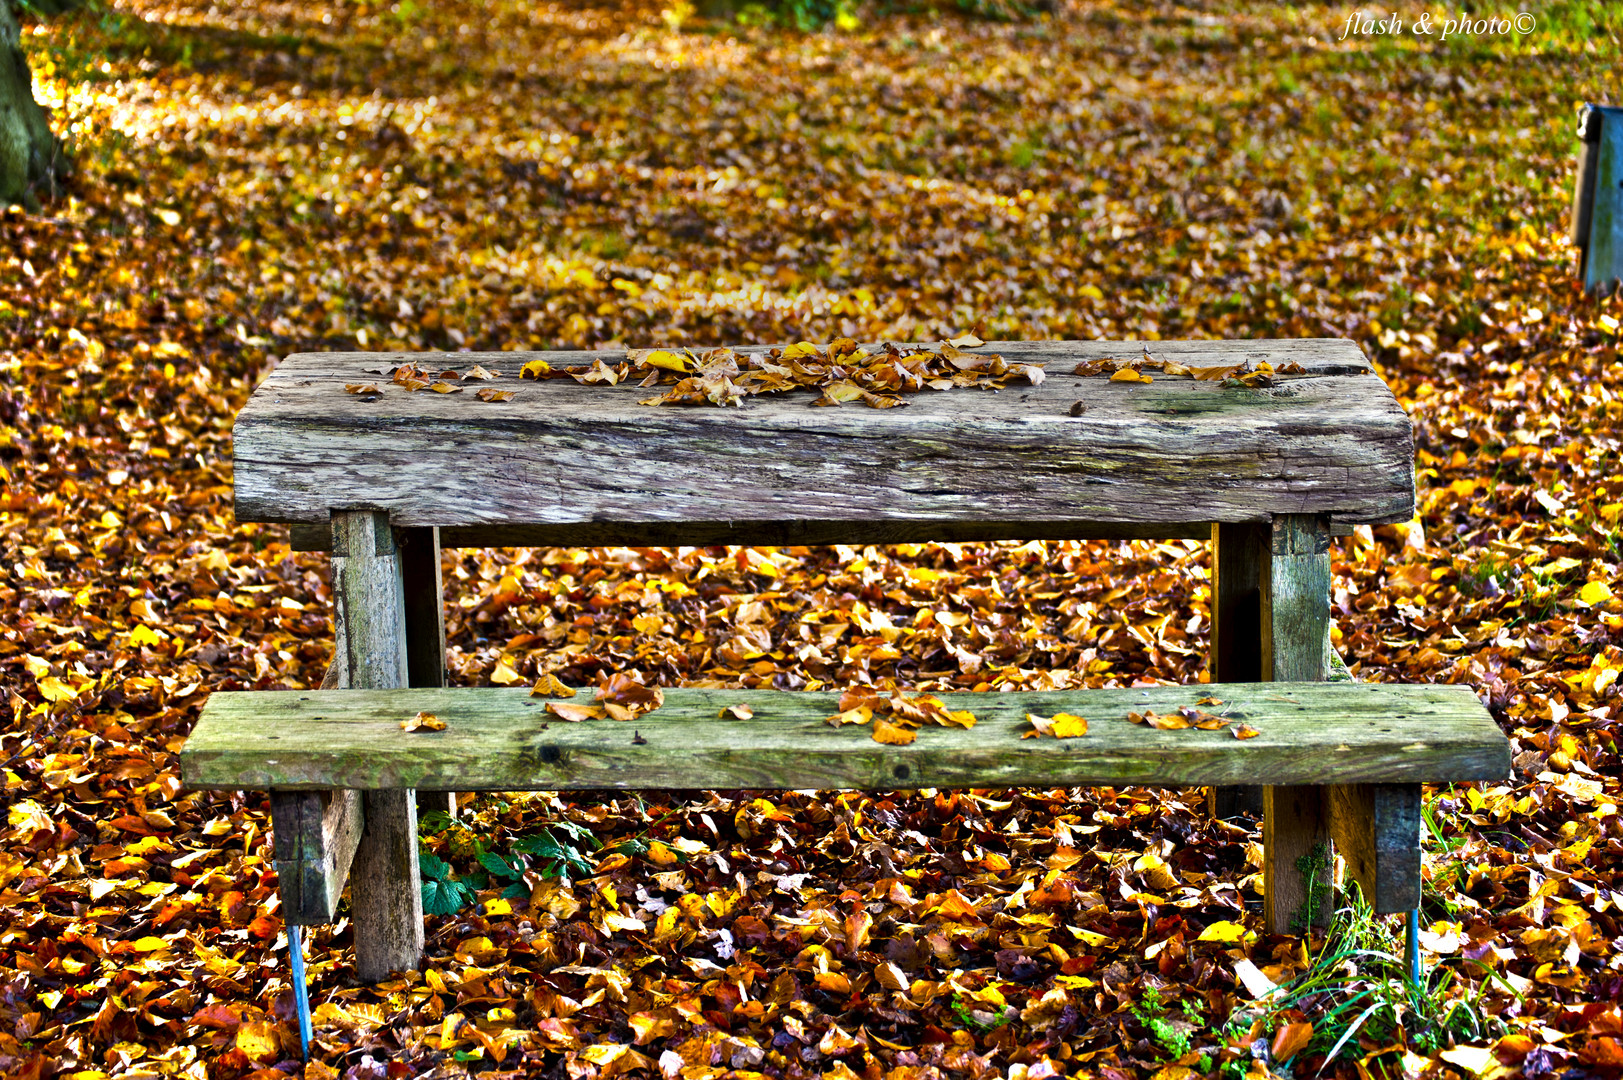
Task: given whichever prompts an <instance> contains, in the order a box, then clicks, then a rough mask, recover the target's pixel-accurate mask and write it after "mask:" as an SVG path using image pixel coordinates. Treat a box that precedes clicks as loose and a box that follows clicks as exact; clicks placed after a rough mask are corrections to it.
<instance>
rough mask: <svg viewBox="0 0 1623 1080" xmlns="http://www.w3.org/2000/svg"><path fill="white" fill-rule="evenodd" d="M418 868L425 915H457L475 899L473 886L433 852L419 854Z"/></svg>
mask: <svg viewBox="0 0 1623 1080" xmlns="http://www.w3.org/2000/svg"><path fill="white" fill-rule="evenodd" d="M417 868H418V871H419V872H420V873H421V874H422V878H423V914H425V915H455V914H456V913H457V912H459V911H461V910H462V909H463V908H464V907H466V906H467V905H468V902H469V901H470V900H472V899H473V893H474V890H473V888H472V886H471V885H470V884H469V883H468V882H466V881H463V880H461V879H459V878H458V877H457V876H456V871H454V870H452V869H451V864H450V863H448V862H446V861H445V860H444V859H442V858H440V857H439V856H438V855H435V854H434V853H433V852H430V851H420V852H418V854H417Z"/></svg>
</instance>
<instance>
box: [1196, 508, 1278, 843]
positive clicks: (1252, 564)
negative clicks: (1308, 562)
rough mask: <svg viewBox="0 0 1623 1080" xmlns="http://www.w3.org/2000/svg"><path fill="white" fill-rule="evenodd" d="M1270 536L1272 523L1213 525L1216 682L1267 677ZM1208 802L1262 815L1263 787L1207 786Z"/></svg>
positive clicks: (1221, 810)
mask: <svg viewBox="0 0 1623 1080" xmlns="http://www.w3.org/2000/svg"><path fill="white" fill-rule="evenodd" d="M1268 542H1269V529H1268V526H1266V525H1256V524H1246V523H1241V524H1233V525H1224V524H1213V525H1212V575H1211V576H1212V600H1211V612H1212V626H1211V655H1210V658H1209V661H1208V668H1209V669H1210V671H1211V676H1212V681H1213V682H1225V683H1227V682H1261V681H1262V575H1263V574H1265V573H1267V572H1268ZM1206 805H1207V810H1208V812H1209V813H1210V814H1211V815H1212V816H1213V817H1215V818H1223V819H1229V818H1235V817H1238V816H1239V815H1241V814H1250V815H1251V816H1253V817H1261V816H1262V812H1263V807H1262V788H1260V787H1257V786H1253V785H1241V784H1235V785H1232V786H1228V787H1214V788H1207V789H1206Z"/></svg>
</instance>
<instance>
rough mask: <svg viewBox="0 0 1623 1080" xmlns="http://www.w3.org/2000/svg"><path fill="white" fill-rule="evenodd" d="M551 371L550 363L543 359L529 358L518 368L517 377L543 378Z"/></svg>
mask: <svg viewBox="0 0 1623 1080" xmlns="http://www.w3.org/2000/svg"><path fill="white" fill-rule="evenodd" d="M551 373H552V365H551V364H549V363H547V362H546V361H545V360H531V361H530V362H529V363H528V364H525V365H524V366H523V367H521V368H519V371H518V377H519V378H521V379H543V378H546V376H548V375H549V374H551Z"/></svg>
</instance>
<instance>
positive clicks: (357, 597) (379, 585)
mask: <svg viewBox="0 0 1623 1080" xmlns="http://www.w3.org/2000/svg"><path fill="white" fill-rule="evenodd" d="M332 536H333V557H332V567H333V596H334V598H335V600H336V601H337V605H338V620H337V624H338V627H339V628H340V636H339V638H338V640H337V642H336V644H335V649H334V651H335V652H338V653H340V654H342V655H343V657H344V667H343V672H344V675H345V679H346V686H347V688H346V689H340V690H327V691H317V692H318V693H321V694H323V695H325V696H327V697H331V698H338V699H340V700H343V699H349V698H355V699H359V698H361V697H364V696H365V692H366V691H382V690H396V691H405V692H408V693H409V692H411V691H410V690H408V689H407V680H408V671H407V664H406V609H405V596H404V586H403V583H402V577H401V566H400V552H399V548H398V547H397V546H396V544H395V540H394V532H393V530H392V529H391V528H390V525H389V516H388V515H387V514H382V513H376V512H367V511H333V512H332ZM419 692H423V691H419ZM426 692H429V693H433V692H436V688H428V689H427V691H426ZM440 692H443V691H440ZM269 786H278V787H279V786H281V785H269ZM319 786H321V787H324V788H361V787H366V786H367V785H364V784H344V783H334V784H322V785H319ZM413 786H415V785H409V784H408V785H405V788H407V789H409V788H411V787H413ZM364 807H365V817H366V824H365V828H364V829H363V830H362V832H361V841H360V844H359V845H358V846H357V847H356V849H355V859H354V863H353V868H352V870H351V873H350V883H351V895H350V900H351V907H352V908H353V910H354V913H355V967H356V971H357V973H358V974H359V975H360V977H361V978H362V979H363V980H365V981H367V982H376V981H377V980H379V979H381V978H383V977H384V976H386V975H387V974H388V973H389V972H391V971H401V970H404V969H406V968H413V967H416V966H417V962H418V960H419V959H420V958H421V956H422V951H423V898H422V890H421V887H420V885H419V879H418V875H417V802H416V797H415V795H414V794H413V792H412V791H410V790H397V791H368V792H366V794H365V798H364Z"/></svg>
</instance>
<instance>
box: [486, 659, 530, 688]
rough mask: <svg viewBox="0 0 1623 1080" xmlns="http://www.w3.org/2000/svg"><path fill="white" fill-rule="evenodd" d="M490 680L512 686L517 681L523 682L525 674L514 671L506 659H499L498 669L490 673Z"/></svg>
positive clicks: (497, 683)
mask: <svg viewBox="0 0 1623 1080" xmlns="http://www.w3.org/2000/svg"><path fill="white" fill-rule="evenodd" d="M490 681H491V682H493V683H495V684H496V685H497V686H512V685H513V684H514V683H516V682H523V681H524V676H522V675H520V674H519V673H518V672H516V671H514V670H513V666H512V665H511V664H509V663H508V662H507V661H506V660H498V661H496V670H495V671H492V672H491V673H490Z"/></svg>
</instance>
